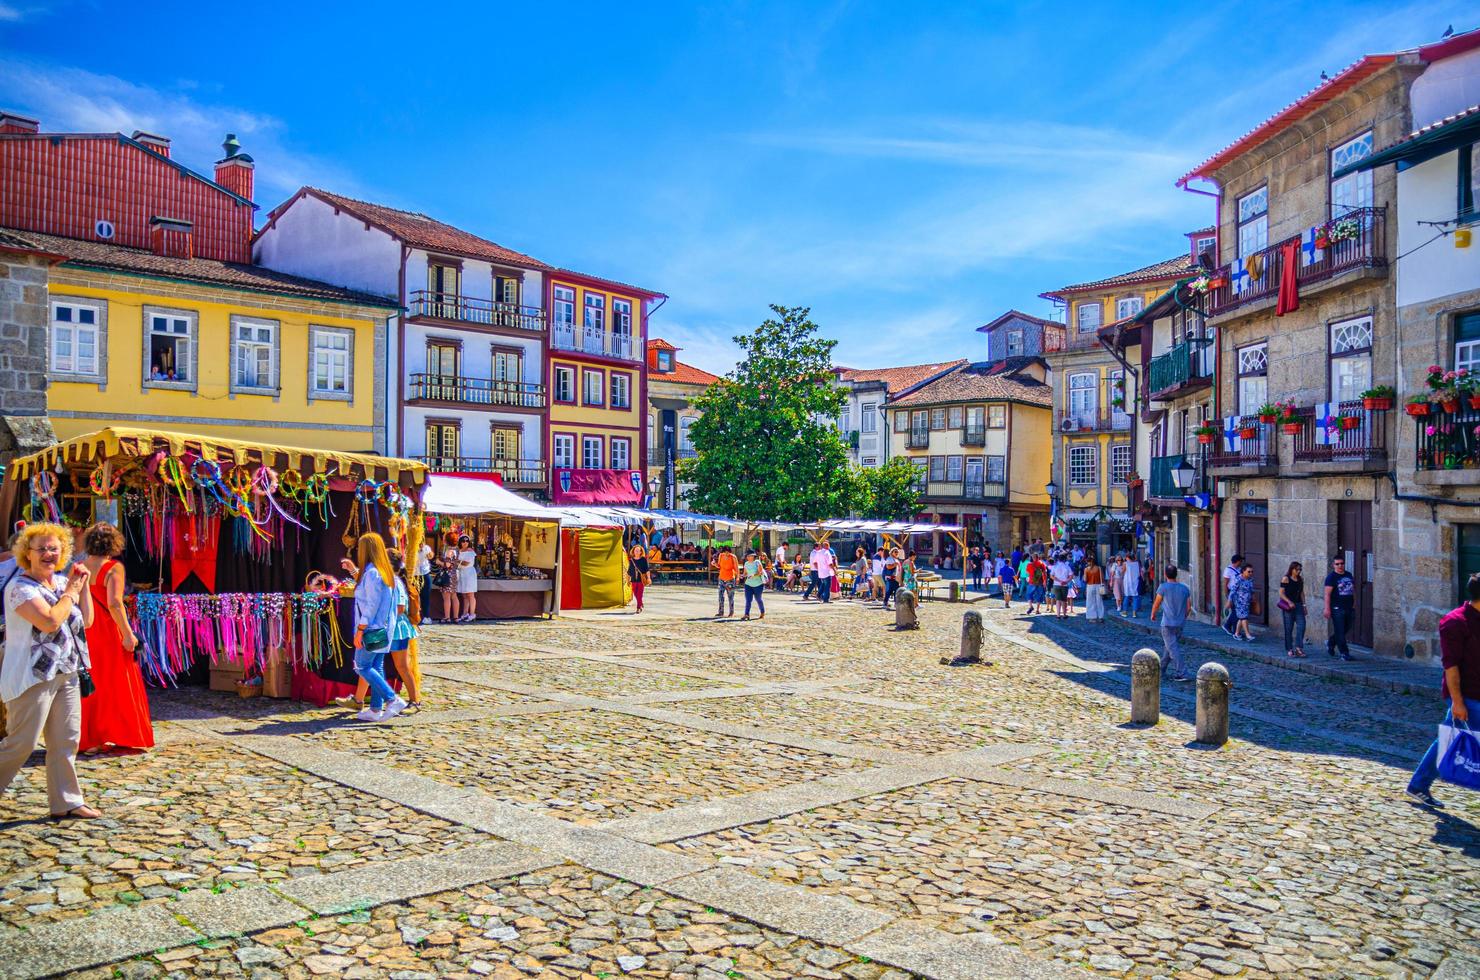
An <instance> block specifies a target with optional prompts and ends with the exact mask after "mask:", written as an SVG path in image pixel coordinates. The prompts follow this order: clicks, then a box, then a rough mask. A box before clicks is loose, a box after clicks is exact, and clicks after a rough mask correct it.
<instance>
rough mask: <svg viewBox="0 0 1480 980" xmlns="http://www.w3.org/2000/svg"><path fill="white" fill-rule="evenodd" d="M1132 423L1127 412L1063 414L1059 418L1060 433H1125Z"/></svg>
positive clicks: (1116, 410) (1117, 410)
mask: <svg viewBox="0 0 1480 980" xmlns="http://www.w3.org/2000/svg"><path fill="white" fill-rule="evenodd" d="M1132 421H1134V419H1133V418H1132V416H1131V415H1130V414H1129V413H1127V412H1122V411H1120V410H1119V409H1115V410H1112V411H1109V412H1064V413H1063V414H1061V415H1060V416H1059V431H1060V432H1125V431H1128V430H1129V429H1130V427H1131V422H1132Z"/></svg>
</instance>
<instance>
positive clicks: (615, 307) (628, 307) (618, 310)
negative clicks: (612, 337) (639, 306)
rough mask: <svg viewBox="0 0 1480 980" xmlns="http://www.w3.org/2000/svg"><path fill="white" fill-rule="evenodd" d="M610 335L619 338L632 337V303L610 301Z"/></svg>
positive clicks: (619, 300) (629, 301) (627, 301)
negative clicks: (612, 334)
mask: <svg viewBox="0 0 1480 980" xmlns="http://www.w3.org/2000/svg"><path fill="white" fill-rule="evenodd" d="M612 333H614V334H616V335H617V336H619V337H631V336H632V302H631V300H625V299H616V298H613V299H612Z"/></svg>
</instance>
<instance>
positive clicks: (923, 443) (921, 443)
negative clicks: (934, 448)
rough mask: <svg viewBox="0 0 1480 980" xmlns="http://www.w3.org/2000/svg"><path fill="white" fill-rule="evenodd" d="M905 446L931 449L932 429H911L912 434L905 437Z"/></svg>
mask: <svg viewBox="0 0 1480 980" xmlns="http://www.w3.org/2000/svg"><path fill="white" fill-rule="evenodd" d="M905 446H906V447H907V448H909V449H929V448H930V430H929V429H911V430H910V434H909V435H908V436H907V437H906V438H905Z"/></svg>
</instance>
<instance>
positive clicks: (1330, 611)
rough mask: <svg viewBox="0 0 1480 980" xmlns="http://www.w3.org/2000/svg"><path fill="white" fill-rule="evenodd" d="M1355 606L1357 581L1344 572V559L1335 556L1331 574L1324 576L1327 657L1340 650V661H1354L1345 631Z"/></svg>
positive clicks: (1349, 626)
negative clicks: (1328, 629) (1329, 624)
mask: <svg viewBox="0 0 1480 980" xmlns="http://www.w3.org/2000/svg"><path fill="white" fill-rule="evenodd" d="M1356 606H1357V581H1356V579H1354V578H1352V573H1351V572H1348V571H1347V570H1346V559H1345V558H1343V557H1341V556H1340V555H1337V556H1336V557H1335V558H1333V559H1331V572H1330V574H1329V575H1327V576H1326V619H1328V620H1329V621H1330V622H1331V632H1330V633H1328V634H1327V636H1326V655H1327V656H1328V657H1334V656H1336V651H1338V650H1340V651H1341V659H1342V660H1352V659H1354V658H1353V657H1352V652H1351V650H1350V649H1349V648H1348V647H1347V645H1346V631H1347V630H1349V629H1351V625H1352V614H1353V613H1354V612H1355V611H1356Z"/></svg>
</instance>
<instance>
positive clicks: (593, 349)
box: [550, 320, 640, 361]
mask: <svg viewBox="0 0 1480 980" xmlns="http://www.w3.org/2000/svg"><path fill="white" fill-rule="evenodd" d="M550 346H551V347H552V348H553V349H555V350H568V351H575V352H577V353H581V354H596V355H598V356H601V357H615V358H617V359H619V360H623V361H631V360H637V359H638V358H639V356H640V355H639V353H638V351H637V348H636V346H635V345H634V344H633V342H632V337H631V335H629V334H623V333H612V332H611V331H608V330H601V329H597V328H595V327H583V326H578V325H576V324H574V323H570V322H568V321H567V322H561V321H558V320H557V321H556V322H555V323H553V324H551V326H550Z"/></svg>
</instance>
